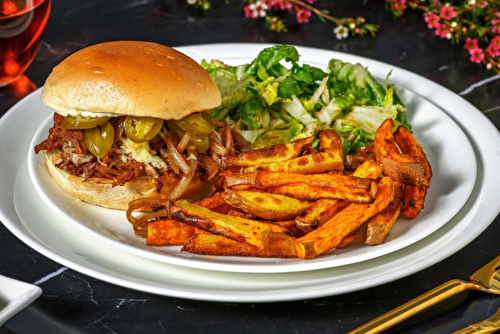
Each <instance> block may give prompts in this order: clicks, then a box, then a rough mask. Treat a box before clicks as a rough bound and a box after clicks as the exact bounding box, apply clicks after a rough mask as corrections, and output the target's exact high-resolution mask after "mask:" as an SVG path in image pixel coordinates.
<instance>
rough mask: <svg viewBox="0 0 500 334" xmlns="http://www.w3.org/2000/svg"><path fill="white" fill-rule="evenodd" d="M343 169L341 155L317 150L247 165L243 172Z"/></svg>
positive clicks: (305, 172)
mask: <svg viewBox="0 0 500 334" xmlns="http://www.w3.org/2000/svg"><path fill="white" fill-rule="evenodd" d="M343 169H344V162H343V161H342V156H340V155H339V154H337V153H335V152H319V153H312V154H307V155H303V156H301V157H297V158H291V159H288V160H284V161H277V162H273V163H267V164H261V165H255V166H248V167H245V168H243V173H250V172H256V171H270V172H283V173H296V174H319V173H324V172H328V171H341V170H343Z"/></svg>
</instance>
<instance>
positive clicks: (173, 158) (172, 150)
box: [167, 133, 191, 174]
mask: <svg viewBox="0 0 500 334" xmlns="http://www.w3.org/2000/svg"><path fill="white" fill-rule="evenodd" d="M173 136H174V135H173V134H172V133H171V134H170V135H169V136H168V138H167V149H168V159H169V162H170V163H173V164H174V165H176V166H177V167H179V169H180V170H181V171H182V173H184V174H189V173H190V172H191V168H189V165H188V164H187V162H186V160H184V158H183V157H182V155H181V154H180V153H179V151H177V149H176V147H175V145H174V142H173V138H172V137H173ZM172 168H173V169H174V167H173V166H172ZM174 170H175V169H174Z"/></svg>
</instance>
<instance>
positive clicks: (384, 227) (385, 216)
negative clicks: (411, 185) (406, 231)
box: [365, 182, 404, 245]
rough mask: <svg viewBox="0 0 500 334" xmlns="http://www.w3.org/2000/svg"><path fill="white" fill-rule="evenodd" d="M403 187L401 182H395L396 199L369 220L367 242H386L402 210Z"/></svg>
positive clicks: (375, 243) (374, 243)
mask: <svg viewBox="0 0 500 334" xmlns="http://www.w3.org/2000/svg"><path fill="white" fill-rule="evenodd" d="M403 188H404V185H403V184H402V183H401V182H394V199H393V200H392V202H391V203H389V205H388V206H387V207H386V208H385V209H384V210H383V211H382V212H380V213H379V214H377V215H375V217H373V218H372V219H370V221H369V222H368V225H367V230H366V239H365V244H367V245H380V244H381V243H383V242H384V240H385V238H386V237H387V235H388V234H389V232H390V231H391V228H392V226H393V225H394V223H395V222H396V219H398V217H399V213H400V212H401V204H402V201H403Z"/></svg>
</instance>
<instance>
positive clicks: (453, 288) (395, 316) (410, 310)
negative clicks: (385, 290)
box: [347, 279, 486, 334]
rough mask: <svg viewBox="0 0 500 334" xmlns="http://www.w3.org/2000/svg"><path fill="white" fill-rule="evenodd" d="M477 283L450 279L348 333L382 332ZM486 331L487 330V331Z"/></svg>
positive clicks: (373, 333)
mask: <svg viewBox="0 0 500 334" xmlns="http://www.w3.org/2000/svg"><path fill="white" fill-rule="evenodd" d="M475 287H476V285H475V284H473V283H471V282H466V281H462V280H458V279H454V280H451V281H448V282H446V283H443V284H441V285H440V286H438V287H436V288H434V289H432V290H430V291H429V292H426V293H424V294H422V295H420V296H418V297H416V298H414V299H412V300H410V301H409V302H407V303H405V304H403V305H401V306H399V307H396V308H395V309H393V310H391V311H389V312H387V313H385V314H383V315H381V316H379V317H378V318H375V319H373V320H371V321H370V322H367V323H366V324H364V325H362V326H360V327H358V328H356V329H353V330H352V331H350V332H348V333H347V334H368V333H369V334H375V333H380V332H382V331H384V330H386V329H388V328H391V327H392V326H394V325H396V324H398V323H400V322H401V321H403V320H406V319H408V318H409V317H411V316H413V315H415V314H417V313H419V312H421V311H423V310H425V309H426V308H429V307H431V306H433V305H435V304H437V303H439V302H441V301H443V300H445V299H447V298H449V297H451V296H453V295H456V294H457V293H459V292H462V291H465V290H468V289H473V288H475ZM485 333H486V332H485Z"/></svg>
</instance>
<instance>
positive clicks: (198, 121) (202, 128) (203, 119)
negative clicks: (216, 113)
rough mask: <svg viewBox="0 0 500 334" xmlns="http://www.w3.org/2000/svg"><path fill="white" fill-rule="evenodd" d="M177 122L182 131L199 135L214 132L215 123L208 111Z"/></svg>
mask: <svg viewBox="0 0 500 334" xmlns="http://www.w3.org/2000/svg"><path fill="white" fill-rule="evenodd" d="M175 122H176V123H177V125H178V126H179V127H180V128H181V129H182V130H184V131H188V132H191V133H193V134H197V135H208V134H210V133H211V132H212V131H214V122H213V120H212V117H211V116H210V114H209V113H208V112H206V111H205V112H201V113H196V114H191V115H189V116H187V117H184V118H183V119H180V120H178V121H175Z"/></svg>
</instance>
